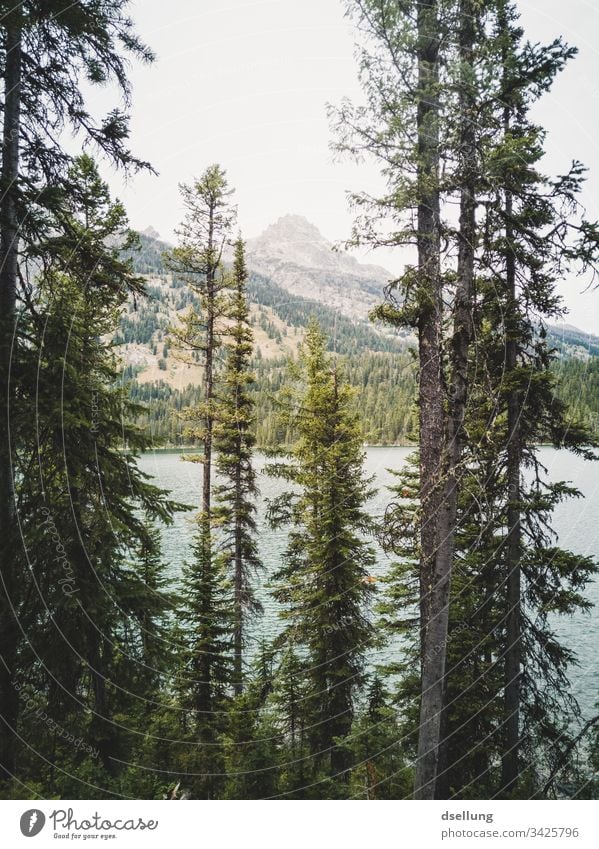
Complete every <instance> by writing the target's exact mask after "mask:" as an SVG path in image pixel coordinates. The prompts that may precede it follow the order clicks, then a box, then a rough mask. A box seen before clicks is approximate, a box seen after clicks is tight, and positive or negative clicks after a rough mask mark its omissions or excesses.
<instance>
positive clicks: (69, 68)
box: [0, 0, 152, 778]
mask: <svg viewBox="0 0 599 849" xmlns="http://www.w3.org/2000/svg"><path fill="white" fill-rule="evenodd" d="M127 5H128V3H127V2H126V0H109V2H106V3H101V4H98V3H95V2H84V1H83V0H82V2H75V3H71V2H68V3H66V2H63V0H52V2H38V0H32V2H23V3H17V4H13V5H12V6H11V7H10V8H8V7H7V8H5V9H3V12H2V23H1V26H0V34H1V40H0V54H1V58H2V62H1V63H0V64H1V66H2V69H3V70H2V82H3V91H4V97H3V101H2V104H1V105H0V109H1V111H2V171H1V180H2V193H1V198H2V200H1V202H0V417H1V418H2V420H3V426H2V427H1V428H0V434H1V436H0V540H1V541H2V542H1V546H2V548H1V550H0V560H1V562H2V577H3V582H2V583H3V591H2V598H1V600H0V644H1V646H2V649H1V651H2V660H3V662H2V663H1V664H0V702H1V703H2V704H3V706H4V707H3V712H2V713H3V722H4V724H3V727H2V734H1V737H0V744H1V745H0V770H1V774H2V777H3V778H7V777H10V776H11V775H12V774H13V773H14V770H15V766H16V764H15V756H16V737H15V728H16V725H17V722H18V713H19V697H18V693H17V692H16V691H15V688H14V681H15V680H16V678H17V673H18V669H17V655H18V651H19V641H20V637H19V634H20V629H19V627H18V624H17V622H16V621H15V618H14V616H13V613H12V611H14V610H17V609H18V608H19V606H20V604H21V601H22V598H21V597H20V588H21V587H22V586H23V583H24V582H23V580H22V579H23V573H22V568H23V558H22V556H21V553H20V549H19V543H18V538H17V536H16V521H15V520H16V512H15V507H16V505H15V493H14V480H15V477H17V478H18V476H19V474H20V470H19V468H18V466H17V458H16V456H15V454H14V450H15V448H16V446H17V445H18V443H19V434H18V431H17V430H16V429H15V427H14V423H13V422H11V421H10V420H9V411H10V410H12V411H15V410H16V409H17V405H18V403H19V401H20V396H19V395H18V393H17V394H15V393H14V391H13V392H12V396H11V389H10V385H9V382H10V375H11V357H12V356H13V355H14V354H15V352H16V351H17V349H18V347H19V345H20V344H21V338H20V335H19V333H18V332H17V333H16V334H15V321H16V318H17V314H18V307H19V306H20V302H22V303H24V304H25V308H27V304H28V302H30V290H29V286H28V285H27V284H28V283H29V284H30V283H31V281H30V280H29V281H28V280H27V274H26V273H23V265H24V259H25V258H26V257H27V255H28V253H29V249H30V248H31V246H32V245H35V244H37V243H38V242H39V241H40V237H43V234H44V232H45V231H46V230H47V227H48V226H49V218H50V220H51V218H52V216H53V214H54V212H55V211H56V206H57V204H58V205H60V204H61V202H62V197H63V196H64V195H63V192H62V191H61V189H65V188H67V184H68V177H67V175H68V171H69V164H70V163H71V161H72V157H71V156H70V155H69V154H68V153H67V152H66V151H65V149H64V147H63V146H62V145H61V143H60V142H59V141H57V138H58V137H59V135H60V131H61V130H62V129H63V128H64V127H65V126H67V127H69V128H70V129H72V130H73V131H74V132H75V133H76V134H77V135H78V136H79V138H80V140H81V141H82V142H83V143H87V142H92V143H93V144H94V145H96V146H97V147H98V148H99V149H100V150H101V151H102V152H103V153H104V154H106V156H107V157H108V158H109V159H110V160H111V161H112V162H113V163H115V164H116V165H117V166H120V167H123V168H124V169H131V168H133V169H135V168H139V167H144V166H145V163H143V162H141V161H139V160H137V159H136V158H135V157H134V156H133V155H132V154H131V152H130V151H129V150H128V148H127V147H126V139H127V135H128V128H127V116H126V114H125V112H124V111H123V109H115V110H113V111H112V112H110V113H109V114H108V115H107V116H106V117H105V118H104V119H101V120H100V121H97V120H96V119H95V118H94V117H93V116H92V115H91V114H90V112H89V111H88V109H87V108H86V97H85V95H84V91H83V89H84V83H85V84H87V83H92V84H105V83H107V82H109V81H113V82H116V84H117V86H118V88H119V89H120V92H121V95H122V98H123V100H124V102H125V104H127V103H128V100H129V95H130V91H129V84H128V79H127V58H128V57H127V54H129V56H134V57H137V58H140V59H142V60H146V61H149V60H151V59H152V54H151V52H150V51H149V50H148V48H147V47H145V45H143V43H142V42H141V41H140V40H139V39H138V37H137V36H136V34H135V32H134V29H133V24H132V22H131V20H130V19H129V18H128V17H127V15H126V14H125V11H124V10H125V8H126V6H127ZM24 281H25V282H24Z"/></svg>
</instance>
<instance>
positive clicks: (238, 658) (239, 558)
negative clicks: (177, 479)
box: [233, 444, 243, 696]
mask: <svg viewBox="0 0 599 849" xmlns="http://www.w3.org/2000/svg"><path fill="white" fill-rule="evenodd" d="M240 453H241V445H240V444H238V450H237V456H238V465H237V470H236V473H235V578H234V584H235V586H234V592H235V597H234V605H235V610H234V623H233V652H234V663H233V665H234V678H233V680H234V689H235V695H237V696H240V695H241V694H242V692H243V664H242V660H243V657H242V655H243V551H242V535H243V528H242V526H241V469H240V466H239V463H240V462H241V460H240V459H239V455H240Z"/></svg>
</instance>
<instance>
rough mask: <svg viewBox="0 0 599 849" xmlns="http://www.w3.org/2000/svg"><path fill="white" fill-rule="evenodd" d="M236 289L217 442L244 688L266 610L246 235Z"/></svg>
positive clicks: (237, 668) (238, 688)
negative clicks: (248, 649) (255, 627)
mask: <svg viewBox="0 0 599 849" xmlns="http://www.w3.org/2000/svg"><path fill="white" fill-rule="evenodd" d="M233 281H234V290H233V295H232V304H231V307H230V313H229V317H230V319H231V320H232V322H233V324H232V326H231V328H230V330H229V335H230V341H229V342H228V343H227V348H228V353H227V360H226V365H225V369H224V373H223V375H222V378H221V389H220V392H219V393H218V396H217V397H218V402H217V403H218V407H217V412H216V423H215V430H214V445H215V448H216V450H217V453H218V459H217V464H216V467H217V471H218V473H219V475H220V476H221V478H222V479H223V480H224V483H221V484H219V486H218V487H217V488H216V491H215V495H216V498H217V500H218V502H219V505H218V508H217V509H216V510H215V517H217V518H218V521H219V526H220V545H221V549H222V550H223V551H224V552H225V556H226V557H227V558H228V560H229V562H230V568H231V572H232V576H233V587H234V601H233V611H234V612H233V615H234V629H233V641H234V647H233V648H234V678H235V692H236V694H237V695H241V693H242V691H243V648H244V643H245V630H246V628H245V626H246V621H247V619H248V618H249V617H251V616H252V615H254V614H256V613H258V612H259V611H260V610H261V605H260V604H259V602H258V601H257V600H256V597H255V593H254V590H253V587H252V573H253V572H255V571H256V570H258V569H260V567H261V562H260V558H259V556H258V546H257V542H256V519H255V513H256V499H257V497H258V488H257V486H256V474H255V472H254V469H253V467H252V449H253V447H254V444H255V441H256V440H255V436H254V400H253V398H252V395H251V388H252V384H253V381H254V377H253V375H252V373H251V372H250V359H251V356H252V351H253V333H252V329H251V327H250V325H249V307H248V302H247V295H246V281H247V269H246V266H245V257H244V246H243V242H242V240H241V238H239V239H238V240H237V242H236V243H235V261H234V265H233Z"/></svg>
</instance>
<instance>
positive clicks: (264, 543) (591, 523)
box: [140, 447, 599, 718]
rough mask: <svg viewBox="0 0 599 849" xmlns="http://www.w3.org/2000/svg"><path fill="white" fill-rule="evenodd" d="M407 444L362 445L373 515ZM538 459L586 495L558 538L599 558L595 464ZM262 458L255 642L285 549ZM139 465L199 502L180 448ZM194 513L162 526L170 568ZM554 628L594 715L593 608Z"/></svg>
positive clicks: (273, 622)
mask: <svg viewBox="0 0 599 849" xmlns="http://www.w3.org/2000/svg"><path fill="white" fill-rule="evenodd" d="M412 450H413V449H411V448H368V449H367V451H366V463H365V472H366V474H367V475H372V476H374V478H375V485H376V487H377V488H378V492H377V495H376V497H375V498H373V499H372V501H371V502H370V510H371V512H372V514H373V515H375V516H381V515H382V514H383V512H384V510H385V506H386V504H387V503H388V501H389V500H390V496H389V493H388V491H387V489H386V487H388V486H389V485H390V484H391V483H392V482H393V476H392V475H391V474H390V472H389V471H388V470H389V469H396V470H397V469H400V468H401V467H402V465H403V464H404V463H405V462H406V458H407V457H408V456H409V455H410V453H411V452H412ZM539 457H540V460H541V462H542V463H543V464H544V465H545V466H546V467H547V470H548V474H549V477H550V479H551V480H566V481H569V482H571V483H572V484H573V485H574V486H576V487H577V488H578V489H579V490H580V491H581V492H582V493H583V495H584V498H580V499H572V500H570V501H568V502H565V503H564V504H561V505H559V506H558V508H557V509H556V511H555V514H554V522H553V527H554V529H555V531H556V532H557V534H558V537H559V543H560V545H561V546H562V547H563V548H567V549H569V550H571V551H573V552H575V553H577V554H581V555H592V556H594V557H596V558H597V559H599V521H598V518H599V464H597V465H596V464H594V463H591V462H588V461H585V460H582V459H580V458H577V457H574V456H572V455H571V454H568V452H566V451H558V450H555V449H553V448H548V447H543V448H541V449H540V451H539ZM265 462H266V461H265V459H264V457H262V456H261V455H257V457H256V460H255V466H256V470H257V472H258V482H259V486H260V492H261V499H260V504H259V513H258V522H259V545H260V555H261V557H262V561H263V563H264V566H265V577H264V578H263V579H262V582H261V585H260V586H259V588H258V594H259V597H260V599H261V600H262V603H263V605H264V615H263V616H262V617H261V618H260V619H259V620H258V622H257V623H256V625H255V626H254V628H253V631H252V636H251V640H252V642H253V643H254V644H257V643H258V642H259V641H260V640H261V638H262V636H265V637H266V638H271V637H272V636H273V635H274V634H276V632H277V630H278V628H279V624H278V617H277V605H276V603H275V602H274V601H273V600H272V598H270V596H269V594H268V591H267V589H266V588H265V586H264V582H266V581H267V580H268V575H269V574H272V572H273V571H275V569H277V568H278V566H279V563H280V559H281V555H282V553H283V551H284V550H285V544H286V533H285V531H284V530H278V531H273V530H272V529H270V528H269V527H268V525H267V523H266V521H265V508H266V501H267V499H269V498H272V497H274V496H275V495H277V494H278V493H279V492H280V491H281V489H282V488H283V483H282V482H281V481H278V480H273V479H272V478H269V477H268V476H266V475H265V474H264V471H263V470H264V465H265ZM140 467H141V468H142V469H143V471H145V472H147V473H148V474H150V475H151V476H152V477H153V478H154V481H155V483H156V484H157V485H159V486H161V487H164V488H165V489H168V490H170V491H171V492H172V496H173V498H174V499H175V500H177V501H182V502H184V503H189V504H193V505H199V502H200V488H201V467H200V466H199V465H197V464H195V463H186V462H184V461H182V460H181V452H178V451H156V452H153V453H149V454H146V455H144V456H143V457H142V458H141V459H140ZM192 515H193V514H192V513H182V514H178V515H177V516H176V517H175V521H174V524H173V525H172V526H171V527H168V528H165V529H164V530H163V555H164V559H165V561H166V562H167V563H168V564H169V568H170V569H171V570H172V571H173V574H177V573H178V572H179V570H180V566H181V563H182V562H183V560H184V559H185V557H186V556H187V554H188V552H189V550H190V544H191V540H192V536H193V533H194V524H193V519H192ZM377 554H378V556H377V564H376V567H375V568H374V569H373V570H372V571H373V574H375V575H381V574H384V573H385V571H386V569H387V568H388V566H389V562H390V560H389V558H388V557H387V556H386V555H385V554H384V552H383V551H381V550H380V549H378V548H377ZM587 596H588V598H589V599H590V600H591V601H592V602H593V603H594V604H595V605H599V583H598V582H594V583H593V584H591V585H589V587H588V588H587ZM555 630H556V632H557V633H558V634H559V635H560V636H561V637H562V638H563V640H564V642H565V643H566V644H567V646H568V647H569V648H571V649H573V650H574V651H575V652H576V654H577V656H578V660H579V665H578V666H577V667H573V668H572V669H571V671H570V678H571V681H572V693H573V695H575V696H576V698H577V699H578V701H579V703H580V705H581V708H582V712H583V716H584V717H585V718H590V717H591V716H594V714H595V712H596V711H595V707H594V706H595V702H596V701H597V700H598V699H599V662H598V659H597V652H598V649H599V610H598V609H597V608H595V609H594V610H592V611H591V613H590V614H583V613H580V614H577V615H575V616H571V617H570V616H568V617H559V618H557V619H556V621H555ZM391 651H392V649H391V648H389V647H388V648H386V649H385V650H384V651H383V650H381V652H373V653H372V657H371V662H372V664H376V663H377V662H380V661H382V660H384V659H387V658H388V657H389V655H390V652H391Z"/></svg>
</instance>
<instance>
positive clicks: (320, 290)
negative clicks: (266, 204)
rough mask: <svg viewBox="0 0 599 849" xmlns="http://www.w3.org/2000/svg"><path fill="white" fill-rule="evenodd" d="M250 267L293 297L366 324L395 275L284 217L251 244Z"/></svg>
mask: <svg viewBox="0 0 599 849" xmlns="http://www.w3.org/2000/svg"><path fill="white" fill-rule="evenodd" d="M247 263H248V267H249V268H251V269H252V270H254V271H256V272H258V273H260V274H262V275H264V276H265V277H268V278H270V280H272V281H273V282H274V283H276V284H277V286H280V288H281V289H284V290H285V291H286V292H290V293H292V294H294V295H299V296H301V297H303V298H306V299H309V300H314V301H317V302H318V303H321V304H326V305H327V306H328V307H330V308H332V309H335V310H339V311H340V312H341V313H343V314H344V315H347V316H349V317H351V318H361V319H364V318H365V317H366V316H367V315H368V312H369V311H370V310H371V309H372V307H374V306H375V305H376V304H377V303H380V301H381V299H382V294H383V289H384V287H385V286H386V285H387V283H388V281H389V280H390V279H391V277H392V275H391V274H390V272H388V271H386V270H385V269H384V268H380V267H379V266H376V265H367V264H364V263H361V262H359V261H358V260H357V259H356V258H355V257H353V256H351V255H350V254H348V253H346V252H345V251H341V250H336V249H335V246H334V245H333V243H332V242H329V241H328V239H326V238H325V237H324V236H323V235H322V233H321V232H320V231H319V230H318V228H317V227H315V225H314V224H311V223H310V222H309V221H308V220H307V219H306V218H303V217H302V216H301V215H284V216H283V217H282V218H279V219H278V221H276V222H275V223H274V224H271V225H270V226H269V227H267V228H266V230H265V231H264V232H263V233H262V234H261V235H260V236H258V237H257V238H255V239H248V241H247Z"/></svg>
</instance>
